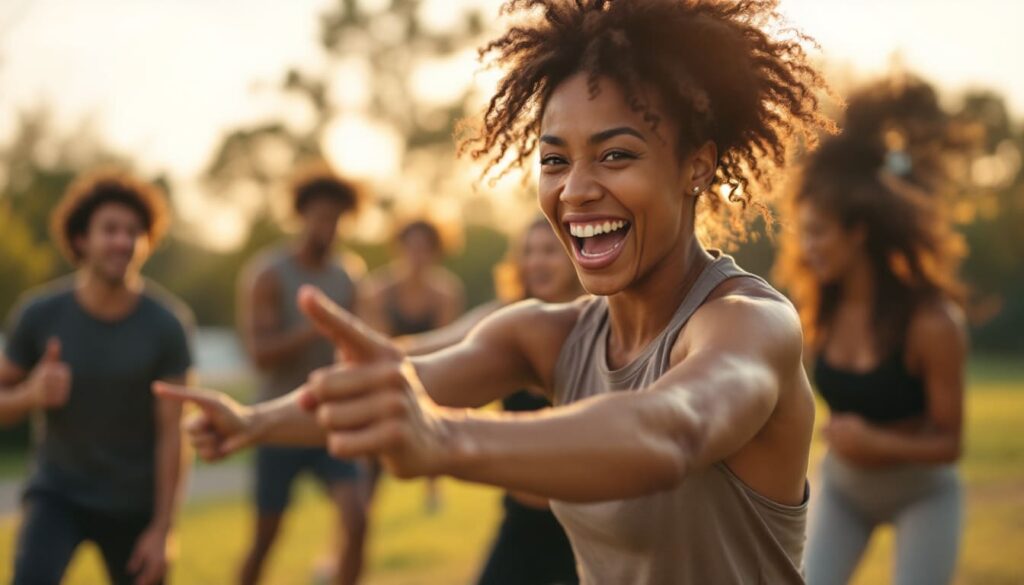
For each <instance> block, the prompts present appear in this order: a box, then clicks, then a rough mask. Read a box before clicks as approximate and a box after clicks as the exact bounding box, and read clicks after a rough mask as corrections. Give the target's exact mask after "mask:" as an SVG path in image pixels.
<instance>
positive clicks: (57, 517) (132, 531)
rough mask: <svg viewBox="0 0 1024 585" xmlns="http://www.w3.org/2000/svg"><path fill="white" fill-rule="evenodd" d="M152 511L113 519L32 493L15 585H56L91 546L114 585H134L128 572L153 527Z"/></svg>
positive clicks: (26, 509) (16, 561) (26, 508)
mask: <svg viewBox="0 0 1024 585" xmlns="http://www.w3.org/2000/svg"><path fill="white" fill-rule="evenodd" d="M150 517H151V512H150V511H148V510H147V511H139V512H136V513H131V512H124V513H112V512H102V511H97V510H92V509H89V508H85V507H82V506H80V505H77V504H73V503H71V502H70V501H68V500H66V499H64V498H63V497H61V496H59V495H56V494H50V493H44V492H30V493H28V494H27V495H26V496H25V503H24V515H23V517H22V521H21V529H20V530H19V533H18V545H17V548H16V550H15V553H14V579H13V581H12V583H14V585H57V584H58V583H60V582H61V581H62V579H63V576H64V571H65V569H67V566H68V563H69V562H70V561H71V557H72V556H73V555H74V553H75V549H77V548H78V545H79V544H81V543H82V542H83V541H86V540H90V541H92V542H94V543H96V545H97V546H98V547H99V549H100V554H101V555H102V556H103V564H104V565H106V568H107V574H108V575H109V576H110V581H111V583H115V584H118V585H120V584H131V583H134V582H135V578H134V576H133V575H129V574H128V571H127V570H126V566H127V564H128V559H129V558H130V557H131V554H132V551H133V550H134V549H135V541H136V540H138V538H139V535H141V534H142V532H143V531H144V530H145V529H146V527H147V526H149V521H150Z"/></svg>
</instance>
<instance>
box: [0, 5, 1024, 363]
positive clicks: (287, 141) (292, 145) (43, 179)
mask: <svg viewBox="0 0 1024 585" xmlns="http://www.w3.org/2000/svg"><path fill="white" fill-rule="evenodd" d="M420 5H421V2H419V1H418V0H392V2H391V9H390V10H387V11H380V10H373V11H369V10H366V9H365V8H364V7H363V6H362V5H361V4H360V3H359V2H357V1H356V0H337V2H336V4H335V5H334V6H333V7H331V8H329V9H328V10H326V11H325V12H324V14H322V15H321V17H320V25H321V26H320V35H319V37H318V38H317V39H316V40H315V41H316V42H317V43H318V44H319V45H320V47H321V49H322V51H323V54H324V56H325V57H326V59H325V60H324V63H326V65H323V64H322V65H318V66H315V67H308V68H303V67H296V68H293V69H290V70H288V71H286V72H284V73H283V74H282V77H281V80H280V83H279V84H278V86H277V87H274V88H272V90H271V91H273V92H275V93H277V94H279V95H280V97H281V98H282V103H285V102H286V103H287V105H288V108H289V110H288V111H289V112H295V111H302V112H305V115H301V116H295V115H288V114H286V113H284V111H282V114H281V115H280V118H279V119H267V120H263V121H261V122H259V123H255V124H251V125H246V126H242V127H237V128H231V129H228V130H226V131H225V133H224V136H223V139H222V142H221V144H220V145H219V147H218V148H217V149H216V151H215V154H214V155H213V156H212V157H211V160H210V161H209V163H208V165H207V167H206V169H205V171H204V173H203V176H202V178H201V184H202V187H203V190H204V191H205V192H206V193H207V194H208V195H207V196H208V197H211V198H219V200H220V201H221V202H222V203H223V202H225V201H226V202H229V203H237V204H238V205H240V206H243V207H244V208H245V209H247V210H249V212H248V217H249V228H248V235H247V237H246V238H244V240H243V242H242V243H241V245H240V246H238V247H237V248H235V249H233V250H230V251H227V252H223V251H214V250H211V249H209V248H207V247H204V245H203V244H201V243H199V242H197V241H196V239H195V238H194V237H193V236H192V234H194V233H196V226H188V225H185V224H184V223H182V222H178V223H176V224H175V228H174V230H173V231H172V233H171V235H170V237H169V238H168V240H167V241H166V242H165V243H164V245H163V246H161V247H160V248H159V249H158V250H157V251H156V253H155V254H154V257H153V258H152V259H151V261H150V262H149V263H148V265H147V266H146V269H145V272H146V274H147V275H148V276H150V277H152V278H153V279H155V280H157V281H158V282H160V283H161V284H163V285H164V286H165V287H167V288H169V289H170V290H171V291H173V292H175V293H176V294H177V295H179V296H180V297H181V298H182V299H183V300H185V301H186V302H187V303H188V304H189V305H190V306H191V307H192V309H193V311H194V312H195V314H196V317H197V319H198V321H199V323H200V324H201V325H221V326H230V325H232V324H233V321H234V290H235V281H236V278H237V275H238V272H239V270H240V268H241V266H242V265H243V264H244V263H245V261H246V260H247V259H248V258H249V257H251V255H252V254H253V253H254V252H255V251H256V250H258V249H260V248H262V247H264V246H266V245H268V244H270V243H272V242H274V241H277V240H279V239H280V238H281V237H282V235H283V233H284V232H283V231H282V227H281V226H282V225H283V223H284V221H283V220H285V219H286V215H287V212H286V207H287V205H286V204H285V205H283V206H282V201H283V199H282V197H281V193H282V185H283V184H284V182H285V180H286V179H287V177H288V176H289V174H290V173H291V172H292V171H293V169H294V168H295V166H296V165H297V164H299V163H300V162H301V161H304V160H307V159H311V158H316V157H319V156H323V155H324V153H323V150H324V144H325V139H326V134H327V133H328V131H329V130H330V125H331V123H332V122H334V121H336V120H338V119H339V117H341V116H344V115H352V114H356V115H359V116H362V117H364V118H368V119H370V120H372V121H373V122H374V123H377V124H382V125H385V126H387V127H389V128H390V129H392V130H394V132H395V133H396V135H398V136H400V137H402V139H403V144H402V155H401V160H400V168H401V180H400V181H398V182H397V183H395V184H392V185H390V186H389V187H388V188H386V189H383V190H378V193H377V198H376V200H375V201H374V202H372V203H371V204H370V207H371V210H372V211H373V212H375V213H376V218H377V219H378V220H379V219H380V218H384V219H385V222H384V223H380V224H379V225H380V230H379V231H380V232H381V233H378V234H376V236H377V237H376V238H375V239H374V238H370V239H369V241H352V240H351V239H349V238H343V239H347V240H349V246H350V247H351V248H352V249H353V250H354V251H355V252H357V253H359V254H360V255H362V256H363V258H364V259H365V260H366V262H367V264H368V265H369V267H371V268H373V267H375V266H378V265H380V264H382V263H383V262H385V261H386V260H387V259H388V256H389V252H390V250H389V244H388V242H387V237H386V236H387V233H389V228H390V225H389V224H388V223H387V220H388V218H392V217H395V216H396V215H400V212H401V211H402V210H401V209H400V208H401V207H402V206H404V205H405V204H404V200H403V199H402V193H401V191H402V190H403V189H411V190H414V191H416V192H418V193H420V194H421V195H424V194H425V197H424V199H425V200H426V202H427V203H426V205H427V207H426V208H425V209H426V210H428V211H429V206H430V205H434V204H437V205H440V202H441V201H443V200H449V201H451V200H453V199H454V200H455V201H456V202H457V205H458V206H459V207H460V208H461V210H462V218H463V219H464V220H465V221H464V225H463V226H462V232H463V233H462V237H461V240H462V245H461V246H460V247H459V248H458V249H457V250H456V251H455V253H454V254H453V255H452V256H451V257H450V258H449V259H448V261H447V264H448V266H449V267H450V268H452V269H453V270H454V271H455V272H456V273H457V274H459V275H460V276H461V277H462V278H463V280H464V281H465V284H466V291H467V297H468V301H469V303H470V304H477V303H480V302H483V301H485V300H487V299H489V298H491V296H492V295H493V287H492V284H491V268H492V266H493V264H494V263H495V262H497V261H498V260H499V259H500V258H501V257H502V255H503V253H504V250H505V248H506V245H507V244H506V237H505V235H504V234H505V230H506V229H507V222H506V221H505V218H501V217H496V216H500V214H494V213H491V214H490V215H488V214H487V213H476V212H474V211H473V210H474V209H487V202H486V197H487V196H486V195H483V194H481V193H480V192H478V191H477V189H475V188H473V187H472V186H470V185H460V184H458V183H459V181H462V182H465V180H464V179H458V178H457V177H456V174H455V173H453V172H452V170H453V169H454V168H455V166H456V164H457V163H456V160H455V156H454V149H453V146H452V134H453V131H454V128H455V124H456V122H457V121H458V120H459V119H461V118H462V117H464V116H465V115H466V114H467V111H468V109H470V108H471V107H474V106H472V105H471V104H478V103H479V99H478V97H479V96H474V95H473V89H472V88H467V89H466V90H465V91H462V92H461V93H458V94H457V95H454V94H453V95H451V96H450V97H449V98H448V99H446V100H439V99H437V98H436V96H435V97H434V98H432V99H430V100H424V99H420V98H419V97H418V94H417V91H416V90H415V87H414V81H415V80H416V79H421V78H422V76H421V75H420V76H417V71H419V69H418V68H420V67H421V66H422V65H423V64H425V63H430V62H445V60H449V61H450V60H451V59H453V58H456V57H457V56H458V55H461V54H464V52H465V51H466V49H467V48H468V47H473V46H475V45H477V44H478V43H479V41H480V38H481V35H482V33H483V32H484V24H483V23H484V20H483V18H482V17H481V15H480V14H479V13H477V12H475V11H472V10H467V11H466V12H464V13H462V14H461V15H460V16H459V17H458V18H455V19H452V20H451V22H450V23H449V24H448V25H447V26H446V27H445V28H443V29H437V28H433V26H434V25H431V24H430V23H428V22H425V21H424V20H423V18H422V16H421V11H420V7H421V6H420ZM453 10H456V9H455V8H453ZM353 63H356V64H357V65H359V67H357V69H359V70H361V71H363V72H364V80H363V85H364V86H365V87H364V88H363V89H364V90H365V91H366V92H367V94H368V95H369V99H368V101H367V103H366V104H365V105H364V106H363V107H361V108H360V109H359V110H358V111H352V110H351V108H349V107H348V106H344V105H342V103H343V100H341V99H339V98H338V96H339V95H340V89H342V88H339V85H341V84H343V83H345V81H344V80H343V78H342V77H340V76H339V75H338V74H337V69H335V68H332V67H336V66H340V65H344V66H345V67H347V68H348V69H352V65H353ZM940 89H941V88H940ZM946 97H950V96H946ZM953 101H957V102H959V104H958V105H957V106H956V107H955V108H953V110H952V111H951V112H950V113H951V114H952V115H953V116H954V117H956V118H957V119H959V120H962V121H964V122H969V123H972V124H975V125H977V126H978V127H980V128H983V130H984V132H983V133H981V134H980V135H981V136H983V138H981V139H979V140H978V141H977V144H976V146H975V147H974V150H973V152H971V153H969V155H968V156H967V157H966V158H965V161H962V162H963V163H964V169H963V170H964V173H963V176H964V179H965V182H966V185H967V189H966V191H967V193H968V194H967V195H966V196H965V197H964V198H962V201H963V204H962V205H960V206H959V207H958V208H957V212H956V216H957V221H958V222H959V224H960V226H961V229H962V231H963V233H964V235H965V237H966V239H967V242H968V245H969V247H970V256H969V258H968V260H967V262H966V263H965V265H964V267H963V275H964V278H965V280H966V281H967V283H968V285H969V286H970V289H971V303H970V306H969V314H970V316H971V319H972V327H973V346H974V347H975V348H976V349H978V350H984V351H994V352H1012V351H1019V350H1022V349H1024V335H1021V334H1020V331H1021V330H1022V329H1024V261H1022V260H1024V172H1022V164H1021V160H1022V156H1024V125H1022V124H1020V123H1019V122H1018V121H1015V120H1014V119H1013V118H1012V117H1011V115H1010V113H1009V112H1008V110H1007V107H1006V105H1005V103H1004V100H1003V99H1002V97H1001V96H999V95H995V94H991V93H984V92H974V93H970V94H968V95H963V96H959V99H958V100H953ZM51 118H52V117H51V115H50V113H49V111H48V110H47V109H46V108H45V107H37V108H36V109H31V110H28V111H25V112H23V113H22V115H21V116H20V118H19V121H18V126H17V128H16V129H15V131H14V132H13V138H12V139H11V140H10V141H9V142H8V143H7V144H4V145H0V314H3V315H6V314H8V312H9V310H10V308H11V306H12V303H13V302H14V300H15V299H16V297H17V296H18V295H19V294H20V293H22V292H23V291H25V290H26V289H28V288H30V287H31V286H33V285H35V284H38V283H41V282H44V281H46V280H48V279H51V278H53V277H55V276H57V275H60V274H62V273H65V272H66V271H68V270H69V267H68V266H67V265H66V264H65V263H64V262H63V260H62V259H61V258H60V257H59V256H58V254H57V253H56V251H55V249H54V247H53V246H52V245H51V244H50V242H49V236H48V230H47V223H48V217H49V212H50V210H51V209H52V207H53V205H54V203H55V201H56V200H57V199H58V198H59V197H60V195H61V194H62V192H63V190H64V189H65V187H66V186H67V185H68V183H69V182H70V181H71V180H72V179H73V178H74V176H75V175H76V174H77V173H79V172H81V171H83V170H85V169H88V168H91V167H94V166H96V165H98V164H100V163H110V162H113V163H117V164H120V165H122V166H125V167H128V168H132V167H133V166H134V165H133V160H132V158H131V156H130V155H128V154H126V153H118V152H114V151H113V150H112V149H110V148H109V147H108V146H107V145H105V144H104V141H103V139H102V137H101V136H97V135H96V132H95V131H93V130H91V129H90V127H89V126H88V125H84V126H83V127H82V128H80V129H79V130H76V131H73V132H64V131H58V130H57V129H55V128H54V126H53V125H52V124H51ZM147 178H149V179H151V180H153V181H155V182H158V183H160V184H161V185H162V186H163V187H164V188H165V189H166V190H167V192H168V193H169V195H170V197H171V202H172V207H173V206H174V200H175V182H174V181H172V180H170V178H168V177H166V176H163V175H156V176H148V177H147ZM396 185H401V186H400V187H398V186H396ZM483 190H485V189H481V191H483ZM524 197H525V196H524ZM399 202H402V203H399ZM371 215H372V214H371ZM375 225H377V224H375ZM499 227H500V228H502V229H498V228H499ZM773 246H774V243H773V242H772V241H771V239H770V238H766V237H762V238H759V239H755V240H754V241H751V242H749V243H747V244H745V245H744V246H742V247H741V248H740V249H739V250H737V251H735V254H736V255H737V257H738V258H739V259H740V261H741V263H742V264H743V265H744V266H745V267H746V268H748V269H749V270H752V271H754V272H757V273H760V274H762V275H768V274H769V273H770V269H771V265H772V262H773V260H774V247H773Z"/></svg>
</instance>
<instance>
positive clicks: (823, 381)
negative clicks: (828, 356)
mask: <svg viewBox="0 0 1024 585" xmlns="http://www.w3.org/2000/svg"><path fill="white" fill-rule="evenodd" d="M814 378H815V383H816V384H817V386H818V392H819V393H820V394H821V397H822V398H824V399H825V402H827V403H828V406H829V408H830V409H831V410H832V411H833V412H838V413H852V414H858V415H860V416H862V417H864V418H865V419H867V420H869V421H872V422H880V423H884V422H893V421H898V420H903V419H908V418H913V417H916V416H920V415H922V414H924V412H925V408H926V405H927V400H926V397H925V393H924V381H923V380H922V379H921V378H920V377H919V376H915V375H913V374H911V373H910V372H908V371H907V368H906V366H905V365H904V363H903V355H902V352H895V353H893V355H892V356H891V357H889V358H888V359H886V360H884V361H883V362H882V363H880V364H878V367H876V368H875V369H873V370H870V371H868V372H851V371H848V370H841V369H838V368H835V367H833V366H831V365H829V363H828V362H827V361H826V360H825V357H824V355H822V354H819V355H818V358H817V360H816V361H815V364H814Z"/></svg>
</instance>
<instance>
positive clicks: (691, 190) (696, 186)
mask: <svg viewBox="0 0 1024 585" xmlns="http://www.w3.org/2000/svg"><path fill="white" fill-rule="evenodd" d="M690 193H693V194H694V195H697V194H699V193H700V185H694V186H693V189H690Z"/></svg>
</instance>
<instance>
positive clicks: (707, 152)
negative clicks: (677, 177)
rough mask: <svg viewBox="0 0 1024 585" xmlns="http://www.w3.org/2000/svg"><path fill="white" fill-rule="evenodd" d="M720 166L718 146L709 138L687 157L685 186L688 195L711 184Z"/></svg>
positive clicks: (698, 192) (696, 193)
mask: <svg viewBox="0 0 1024 585" xmlns="http://www.w3.org/2000/svg"><path fill="white" fill-rule="evenodd" d="M716 168H718V147H717V146H715V143H714V142H712V141H710V140H708V141H707V142H705V143H704V144H702V145H700V146H699V147H698V148H696V149H694V150H693V152H691V153H690V155H689V156H687V158H686V163H685V165H684V169H687V171H686V172H685V173H684V176H683V180H684V185H683V188H684V190H685V192H686V194H687V195H698V194H700V193H701V191H704V190H705V189H707V188H708V187H710V186H711V182H712V181H714V179H715V169H716Z"/></svg>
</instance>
